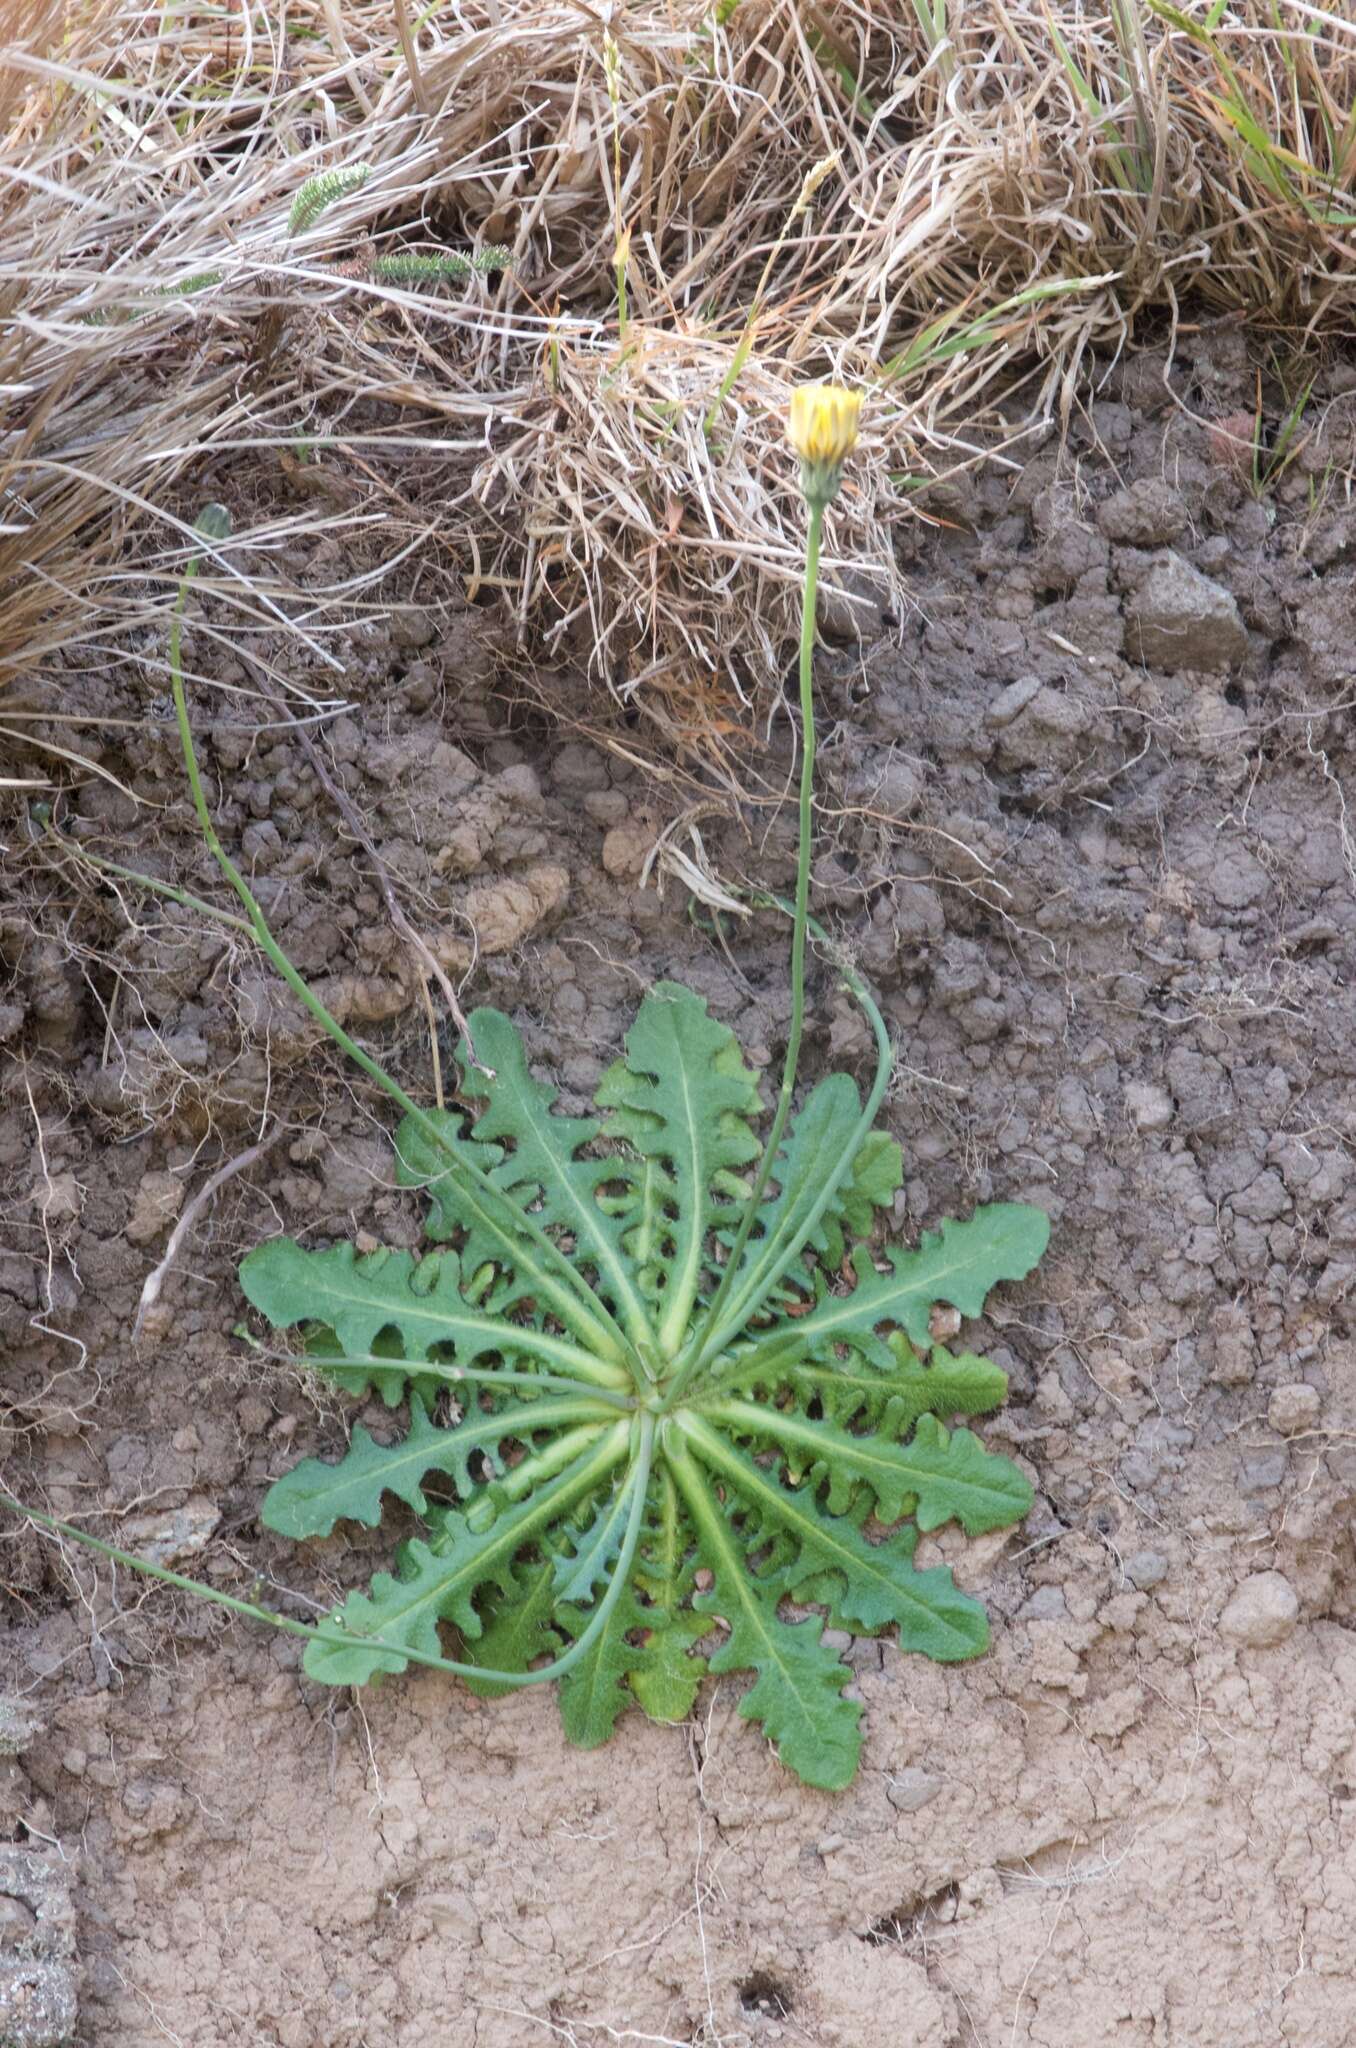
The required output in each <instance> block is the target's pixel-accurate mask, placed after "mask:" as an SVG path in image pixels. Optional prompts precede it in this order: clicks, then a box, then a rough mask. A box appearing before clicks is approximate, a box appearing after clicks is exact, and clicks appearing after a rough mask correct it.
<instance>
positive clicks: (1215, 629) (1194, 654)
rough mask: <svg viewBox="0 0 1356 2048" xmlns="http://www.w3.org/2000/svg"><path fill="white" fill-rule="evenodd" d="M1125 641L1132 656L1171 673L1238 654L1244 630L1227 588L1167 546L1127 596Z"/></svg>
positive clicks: (1214, 665)
mask: <svg viewBox="0 0 1356 2048" xmlns="http://www.w3.org/2000/svg"><path fill="white" fill-rule="evenodd" d="M1126 647H1127V651H1128V652H1129V653H1130V655H1131V657H1132V659H1135V660H1139V661H1142V662H1143V663H1144V664H1145V666H1146V667H1147V668H1156V669H1162V670H1164V671H1165V672H1166V673H1167V674H1169V675H1171V674H1173V673H1175V672H1176V671H1177V670H1178V669H1198V670H1211V671H1215V670H1220V669H1226V668H1231V667H1232V666H1233V665H1234V663H1235V662H1238V661H1241V660H1242V658H1243V656H1244V655H1245V654H1246V653H1247V651H1248V634H1247V629H1246V627H1245V626H1244V624H1243V621H1242V619H1241V618H1240V617H1239V612H1238V606H1237V605H1236V604H1235V602H1234V600H1233V597H1232V596H1231V595H1230V593H1229V592H1228V591H1227V590H1225V589H1224V588H1223V587H1222V585H1220V584H1218V583H1212V582H1211V581H1210V579H1209V577H1208V576H1202V574H1201V572H1200V570H1199V569H1193V568H1192V566H1191V564H1190V562H1187V561H1184V560H1183V558H1182V557H1181V555H1176V554H1173V553H1172V552H1171V551H1170V550H1169V551H1168V552H1167V553H1165V554H1163V555H1162V556H1160V557H1159V559H1158V560H1157V561H1156V562H1155V563H1154V566H1153V568H1152V569H1151V570H1150V571H1149V574H1148V576H1147V577H1146V579H1145V581H1144V583H1143V584H1142V585H1141V587H1140V589H1139V591H1138V592H1137V593H1136V595H1135V597H1134V598H1133V600H1132V601H1131V605H1130V608H1129V631H1128V633H1127V636H1126Z"/></svg>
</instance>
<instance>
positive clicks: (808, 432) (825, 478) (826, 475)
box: [786, 384, 862, 498]
mask: <svg viewBox="0 0 1356 2048" xmlns="http://www.w3.org/2000/svg"><path fill="white" fill-rule="evenodd" d="M861 414H862V397H861V393H860V392H859V391H848V390H845V389H844V387H843V386H842V385H841V384H802V385H801V386H800V388H799V390H797V391H793V392H792V394H791V411H790V416H789V418H788V420H787V427H786V433H787V439H788V440H789V441H790V443H791V446H792V447H793V448H794V449H795V451H796V453H797V455H799V457H800V461H801V481H802V484H803V486H804V490H805V495H806V496H807V497H808V498H816V497H825V498H831V497H832V496H833V494H834V492H835V491H836V490H837V488H838V478H839V474H840V472H841V470H842V467H843V464H844V463H845V462H846V461H847V459H848V457H849V455H851V453H852V451H853V449H854V448H855V447H856V445H857V427H858V423H859V421H860V419H861Z"/></svg>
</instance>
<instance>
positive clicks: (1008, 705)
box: [984, 676, 1045, 732]
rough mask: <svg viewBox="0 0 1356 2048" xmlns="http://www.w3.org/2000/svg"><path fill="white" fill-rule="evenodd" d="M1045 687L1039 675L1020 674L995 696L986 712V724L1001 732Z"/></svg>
mask: <svg viewBox="0 0 1356 2048" xmlns="http://www.w3.org/2000/svg"><path fill="white" fill-rule="evenodd" d="M1044 687H1045V686H1044V684H1043V683H1042V682H1041V679H1040V677H1039V676H1018V678H1017V680H1016V682H1015V683H1009V684H1008V686H1007V688H1006V689H1005V690H1000V691H999V693H998V695H997V696H996V697H995V698H994V700H993V702H992V704H990V706H989V708H988V710H987V711H986V712H985V713H984V723H985V725H987V726H988V728H989V730H990V731H991V732H999V731H1001V730H1002V728H1003V727H1004V726H1005V725H1011V724H1012V721H1013V719H1014V718H1016V717H1017V716H1018V715H1019V713H1021V712H1023V711H1025V709H1026V707H1027V705H1028V704H1029V703H1030V702H1031V700H1032V698H1033V697H1035V696H1037V695H1039V693H1040V691H1041V690H1042V689H1043V688H1044Z"/></svg>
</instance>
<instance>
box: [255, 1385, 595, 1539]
mask: <svg viewBox="0 0 1356 2048" xmlns="http://www.w3.org/2000/svg"><path fill="white" fill-rule="evenodd" d="M615 1420H616V1416H615V1413H614V1411H612V1410H611V1409H608V1408H603V1407H600V1406H598V1405H597V1404H596V1403H591V1402H589V1401H588V1400H587V1399H586V1398H581V1399H579V1400H574V1399H571V1398H570V1396H568V1395H566V1396H565V1397H563V1398H560V1397H556V1398H551V1397H549V1396H548V1397H545V1398H542V1399H540V1400H535V1401H521V1400H519V1401H508V1402H505V1403H504V1404H503V1405H502V1406H501V1407H499V1408H497V1409H496V1410H495V1412H494V1413H493V1414H492V1415H486V1414H483V1413H482V1412H481V1411H480V1410H479V1409H472V1410H471V1412H470V1413H469V1414H468V1415H466V1416H465V1417H464V1418H463V1419H462V1421H460V1422H459V1423H456V1424H455V1425H453V1426H451V1427H448V1428H440V1427H439V1426H438V1425H437V1424H436V1423H435V1422H434V1421H433V1420H432V1418H431V1417H430V1415H429V1411H428V1409H427V1408H426V1407H425V1406H424V1403H423V1402H422V1400H420V1399H419V1397H418V1395H416V1396H415V1397H414V1398H413V1399H412V1400H411V1402H410V1427H409V1433H408V1435H406V1436H404V1437H402V1438H400V1439H399V1440H398V1441H397V1442H395V1443H391V1444H379V1443H377V1442H376V1440H375V1439H374V1438H373V1437H372V1436H371V1435H369V1433H368V1431H367V1430H365V1429H364V1428H363V1426H362V1424H361V1423H357V1424H355V1426H354V1430H353V1437H352V1441H351V1442H350V1444H349V1447H348V1450H347V1452H346V1453H345V1455H344V1456H343V1457H342V1458H340V1459H339V1460H338V1462H337V1463H336V1464H327V1463H326V1462H325V1461H324V1460H323V1459H321V1458H306V1459H304V1460H303V1462H302V1463H301V1464H300V1465H294V1466H293V1468H292V1470H291V1471H290V1472H286V1473H284V1474H283V1476H282V1478H281V1479H277V1480H275V1481H274V1483H273V1485H272V1486H271V1487H270V1488H269V1490H268V1492H267V1494H266V1495H265V1497H264V1505H263V1511H262V1514H261V1520H262V1521H263V1523H264V1526H265V1527H266V1528H269V1529H275V1530H276V1531H277V1532H278V1534H279V1535H280V1536H293V1537H301V1536H328V1535H329V1534H330V1532H331V1530H332V1529H333V1528H334V1525H335V1523H336V1522H337V1521H339V1520H340V1519H343V1520H345V1521H350V1522H362V1523H364V1524H365V1525H366V1527H367V1528H369V1529H375V1528H376V1526H377V1524H378V1522H379V1521H380V1520H381V1503H382V1497H383V1495H384V1494H388V1493H390V1494H394V1495H395V1497H396V1499H397V1500H403V1501H404V1502H405V1504H406V1506H407V1507H411V1508H413V1509H414V1512H415V1513H416V1514H417V1515H426V1514H427V1512H428V1502H427V1500H426V1499H425V1497H424V1493H423V1488H422V1485H421V1481H422V1480H423V1479H425V1478H426V1477H427V1475H428V1474H429V1473H430V1472H443V1473H446V1474H447V1475H448V1476H449V1477H450V1478H452V1479H454V1480H455V1481H456V1483H457V1486H458V1488H459V1490H460V1491H461V1492H462V1493H469V1492H470V1491H471V1489H472V1486H473V1484H474V1483H475V1482H474V1481H473V1479H472V1475H471V1471H470V1461H471V1459H472V1458H473V1457H477V1456H479V1457H482V1458H486V1459H488V1460H489V1461H490V1463H491V1464H492V1465H493V1466H494V1468H495V1469H496V1470H502V1469H503V1464H502V1457H501V1450H502V1446H503V1445H504V1443H505V1442H506V1441H507V1440H508V1439H509V1438H511V1437H512V1438H516V1439H518V1440H520V1441H522V1442H528V1441H530V1440H531V1439H532V1438H533V1437H534V1436H540V1435H541V1434H542V1433H543V1432H546V1431H555V1430H559V1429H563V1428H565V1427H566V1426H567V1425H568V1424H577V1423H580V1422H593V1423H595V1424H597V1425H598V1426H599V1427H600V1428H602V1427H606V1426H607V1425H608V1424H610V1423H612V1422H614V1421H615Z"/></svg>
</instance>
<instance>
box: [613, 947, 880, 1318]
mask: <svg viewBox="0 0 1356 2048" xmlns="http://www.w3.org/2000/svg"><path fill="white" fill-rule="evenodd" d="M849 1085H850V1084H849ZM594 1099H595V1101H596V1102H597V1103H598V1105H599V1107H600V1108H605V1109H608V1110H609V1111H610V1112H611V1114H610V1116H609V1118H608V1122H607V1130H608V1134H609V1136H613V1137H618V1138H623V1139H625V1140H626V1142H627V1143H628V1144H629V1145H630V1146H631V1147H632V1148H633V1149H634V1150H635V1152H636V1153H638V1154H639V1156H640V1157H641V1158H642V1159H645V1160H648V1161H650V1162H653V1163H655V1164H657V1165H658V1166H659V1167H661V1168H662V1170H663V1173H664V1177H665V1182H666V1192H667V1193H668V1194H669V1195H670V1199H671V1202H672V1204H673V1206H674V1207H675V1209H676V1214H675V1215H674V1216H673V1218H672V1220H671V1222H670V1224H669V1227H668V1228H667V1230H664V1231H662V1232H660V1233H659V1236H658V1241H657V1243H656V1245H655V1247H654V1248H653V1254H652V1256H653V1258H654V1262H655V1264H656V1266H657V1267H658V1268H659V1272H660V1276H661V1279H662V1286H660V1287H656V1288H655V1290H654V1291H655V1295H656V1301H655V1311H656V1315H657V1318H658V1336H659V1341H660V1345H661V1348H663V1349H664V1350H665V1351H666V1352H667V1353H668V1355H670V1356H671V1355H672V1354H673V1353H674V1352H675V1351H676V1350H677V1348H678V1345H679V1344H680V1343H681V1342H682V1339H683V1337H684V1335H685V1333H686V1331H687V1326H688V1322H689V1320H690V1318H691V1315H692V1311H693V1307H694V1305H695V1303H696V1301H697V1299H698V1296H699V1293H700V1292H701V1289H702V1286H703V1282H704V1280H705V1277H706V1273H707V1269H708V1265H709V1260H710V1252H709V1247H708V1242H707V1240H708V1236H709V1233H710V1232H711V1230H712V1228H713V1227H715V1226H716V1224H717V1223H718V1222H719V1220H720V1215H721V1212H722V1211H727V1212H728V1211H729V1210H730V1208H731V1201H730V1196H731V1192H732V1186H733V1184H732V1181H731V1176H732V1175H733V1174H734V1172H735V1170H736V1169H737V1168H738V1167H741V1166H747V1165H748V1164H749V1163H750V1161H752V1160H754V1159H756V1158H757V1157H758V1150H759V1148H758V1141H757V1139H756V1138H755V1136H754V1134H753V1132H752V1130H751V1129H750V1126H749V1119H750V1118H751V1117H757V1116H759V1115H760V1114H761V1110H762V1104H761V1101H760V1099H759V1095H758V1083H757V1080H756V1079H755V1077H754V1075H753V1073H752V1071H751V1069H750V1068H748V1067H747V1066H745V1064H744V1058H743V1055H742V1053H741V1052H740V1050H739V1042H738V1040H737V1039H736V1038H735V1035H734V1033H733V1032H732V1031H731V1030H730V1029H729V1028H728V1026H727V1025H724V1024H718V1023H717V1022H716V1020H715V1019H714V1018H713V1017H711V1016H710V1015H708V1013H707V1008H706V1004H705V1003H704V1002H702V1001H701V999H700V998H699V997H697V996H694V995H693V994H692V992H691V990H690V989H685V988H680V987H679V986H678V985H677V984H676V983H675V982H671V981H661V982H657V983H656V984H655V986H654V987H653V988H652V989H651V990H650V992H649V994H648V995H647V996H646V998H645V1000H644V1002H643V1003H642V1004H641V1006H640V1009H639V1011H638V1012H637V1014H636V1020H635V1023H634V1024H633V1025H632V1026H631V1029H630V1030H629V1031H628V1032H627V1034H626V1054H625V1057H624V1058H623V1059H620V1060H617V1061H615V1062H614V1064H613V1065H612V1066H611V1067H609V1069H608V1070H607V1072H606V1073H605V1074H604V1076H603V1078H602V1080H601V1081H600V1083H599V1084H598V1088H597V1091H596V1093H595V1097H594ZM718 1196H719V1199H718Z"/></svg>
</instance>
